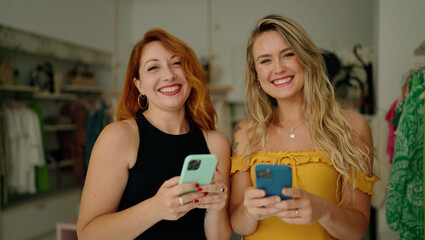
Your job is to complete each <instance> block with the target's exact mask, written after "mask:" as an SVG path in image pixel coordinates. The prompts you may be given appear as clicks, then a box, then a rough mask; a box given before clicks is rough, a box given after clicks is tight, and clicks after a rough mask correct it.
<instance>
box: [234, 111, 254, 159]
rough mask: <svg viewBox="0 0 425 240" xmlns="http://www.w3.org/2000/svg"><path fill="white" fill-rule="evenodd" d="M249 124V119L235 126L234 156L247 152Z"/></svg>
mask: <svg viewBox="0 0 425 240" xmlns="http://www.w3.org/2000/svg"><path fill="white" fill-rule="evenodd" d="M249 122H250V120H249V119H244V120H242V121H240V122H238V123H237V124H236V125H235V126H234V128H233V138H232V156H238V155H241V154H242V153H243V151H244V150H245V148H246V146H247V144H248V137H247V134H246V131H247V129H248V125H249Z"/></svg>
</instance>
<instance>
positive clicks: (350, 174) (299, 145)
mask: <svg viewBox="0 0 425 240" xmlns="http://www.w3.org/2000/svg"><path fill="white" fill-rule="evenodd" d="M246 54H247V60H246V78H245V83H246V96H247V104H246V106H247V107H246V109H247V112H248V116H249V117H248V119H245V120H243V121H241V122H239V123H238V124H237V125H236V127H235V128H234V136H233V142H232V169H231V174H232V180H231V195H230V205H229V215H230V221H231V224H232V227H233V229H234V231H235V232H236V233H238V234H240V235H243V236H244V239H360V238H361V237H362V236H363V235H364V234H365V231H366V229H367V226H368V223H369V217H370V214H369V212H370V200H371V195H372V194H373V193H372V189H373V185H374V183H375V181H376V180H377V179H378V178H377V177H376V176H375V175H374V174H373V172H372V168H371V166H372V161H373V158H374V149H373V142H372V136H371V131H370V128H369V125H368V123H367V121H366V120H365V119H364V118H363V117H362V116H361V115H359V114H357V113H354V112H349V111H345V110H343V109H341V108H340V107H339V105H338V104H337V102H336V101H335V96H334V92H333V88H332V85H331V83H330V81H329V79H328V78H327V76H326V72H325V71H326V70H325V67H324V63H323V59H322V57H321V53H320V51H319V50H318V48H317V47H316V46H315V44H314V43H313V42H312V40H311V39H310V37H309V36H308V35H307V33H306V32H305V31H304V30H303V29H302V28H301V27H300V26H299V25H298V24H297V23H296V22H294V21H293V20H291V19H289V18H286V17H283V16H279V15H269V16H266V17H264V18H262V19H260V20H259V21H258V22H257V24H256V26H255V28H254V30H253V31H252V33H251V36H250V39H249V41H248V46H247V51H246ZM257 164H278V165H288V166H290V167H291V168H292V182H293V185H292V188H284V189H282V194H284V195H286V196H290V197H292V199H290V200H281V198H280V197H279V196H266V193H265V191H264V190H262V189H256V188H255V175H254V167H255V166H256V165H257Z"/></svg>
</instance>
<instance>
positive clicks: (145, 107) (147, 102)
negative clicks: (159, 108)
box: [137, 93, 149, 110]
mask: <svg viewBox="0 0 425 240" xmlns="http://www.w3.org/2000/svg"><path fill="white" fill-rule="evenodd" d="M140 99H142V101H146V102H145V106H144V107H142V105H140ZM137 104H139V107H140V108H141V109H142V110H146V109H147V108H148V106H149V101H148V98H147V97H146V95H143V94H142V93H140V94H139V96H138V97H137Z"/></svg>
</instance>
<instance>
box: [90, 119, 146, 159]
mask: <svg viewBox="0 0 425 240" xmlns="http://www.w3.org/2000/svg"><path fill="white" fill-rule="evenodd" d="M138 146H139V132H138V127H137V123H136V121H135V120H134V119H127V120H123V121H118V122H113V123H110V124H108V125H107V126H106V127H105V128H104V129H103V130H102V132H101V133H100V135H99V137H98V138H97V140H96V144H95V146H94V149H93V151H94V153H97V154H96V155H95V156H103V157H108V158H111V160H112V159H114V158H112V156H121V157H119V158H115V159H123V158H125V159H126V160H127V161H126V162H127V164H129V166H131V165H132V162H131V161H130V159H133V158H134V156H129V155H130V154H132V155H134V153H136V154H137V148H138ZM126 156H128V158H126ZM92 157H94V156H92Z"/></svg>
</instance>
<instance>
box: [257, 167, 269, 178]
mask: <svg viewBox="0 0 425 240" xmlns="http://www.w3.org/2000/svg"><path fill="white" fill-rule="evenodd" d="M257 176H258V177H260V178H272V170H270V169H259V170H257Z"/></svg>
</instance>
